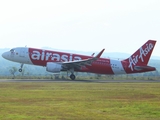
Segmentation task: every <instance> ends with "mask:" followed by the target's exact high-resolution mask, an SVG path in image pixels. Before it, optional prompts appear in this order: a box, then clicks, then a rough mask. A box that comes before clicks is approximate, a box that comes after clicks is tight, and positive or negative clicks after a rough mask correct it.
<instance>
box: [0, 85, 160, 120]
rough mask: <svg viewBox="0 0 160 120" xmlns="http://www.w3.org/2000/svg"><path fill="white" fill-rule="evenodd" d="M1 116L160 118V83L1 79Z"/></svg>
mask: <svg viewBox="0 0 160 120" xmlns="http://www.w3.org/2000/svg"><path fill="white" fill-rule="evenodd" d="M0 119H1V120H14V119H15V120H22V119H23V120H48V119H50V120H160V83H52V82H48V83H44V82H40V83H38V82H33V83H31V82H30V83H29V82H28V83H23V82H22V83H21V82H17V83H16V82H12V83H9V82H1V83H0Z"/></svg>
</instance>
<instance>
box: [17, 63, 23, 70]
mask: <svg viewBox="0 0 160 120" xmlns="http://www.w3.org/2000/svg"><path fill="white" fill-rule="evenodd" d="M23 65H24V64H23V63H22V64H21V68H20V69H19V70H18V71H19V72H22V68H23Z"/></svg>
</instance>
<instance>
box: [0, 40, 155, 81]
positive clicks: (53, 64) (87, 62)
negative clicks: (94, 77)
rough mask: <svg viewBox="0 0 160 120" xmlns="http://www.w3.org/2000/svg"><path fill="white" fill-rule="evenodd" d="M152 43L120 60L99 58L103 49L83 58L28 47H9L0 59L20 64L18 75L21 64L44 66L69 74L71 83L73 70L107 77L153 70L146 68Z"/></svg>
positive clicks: (151, 41)
mask: <svg viewBox="0 0 160 120" xmlns="http://www.w3.org/2000/svg"><path fill="white" fill-rule="evenodd" d="M155 44H156V41H155V40H148V41H147V42H146V43H145V44H144V45H142V46H141V47H140V48H139V49H138V50H137V51H136V52H135V53H133V54H132V55H131V56H130V57H129V58H127V59H124V60H115V59H109V58H100V56H101V55H102V53H103V52H104V50H105V49H102V50H101V51H100V52H99V53H98V54H97V55H96V56H93V55H91V56H87V55H80V54H73V53H66V52H59V51H52V50H45V49H37V48H30V47H16V48H12V49H11V50H10V51H7V52H4V53H3V54H2V57H3V58H5V59H7V60H10V61H13V62H18V63H21V66H20V69H19V72H22V68H23V65H24V64H32V65H38V66H44V67H46V71H48V72H52V73H55V74H60V72H61V71H67V72H68V71H69V72H70V73H71V74H70V78H71V79H72V80H75V78H76V76H75V75H74V71H76V72H90V73H97V74H109V75H115V74H131V73H142V72H150V71H155V70H156V68H155V67H152V66H148V65H147V64H148V61H149V59H150V56H151V54H152V51H153V49H154V46H155Z"/></svg>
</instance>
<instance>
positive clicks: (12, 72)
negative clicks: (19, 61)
mask: <svg viewBox="0 0 160 120" xmlns="http://www.w3.org/2000/svg"><path fill="white" fill-rule="evenodd" d="M9 72H10V73H11V74H12V75H13V78H15V73H16V72H17V68H16V67H12V68H11V69H9Z"/></svg>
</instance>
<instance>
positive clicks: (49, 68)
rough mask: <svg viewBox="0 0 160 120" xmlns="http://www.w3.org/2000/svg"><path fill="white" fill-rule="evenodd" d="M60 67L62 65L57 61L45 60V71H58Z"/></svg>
mask: <svg viewBox="0 0 160 120" xmlns="http://www.w3.org/2000/svg"><path fill="white" fill-rule="evenodd" d="M61 69H62V65H61V64H58V63H53V62H47V65H46V71H48V72H52V73H59V72H60V71H61Z"/></svg>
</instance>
